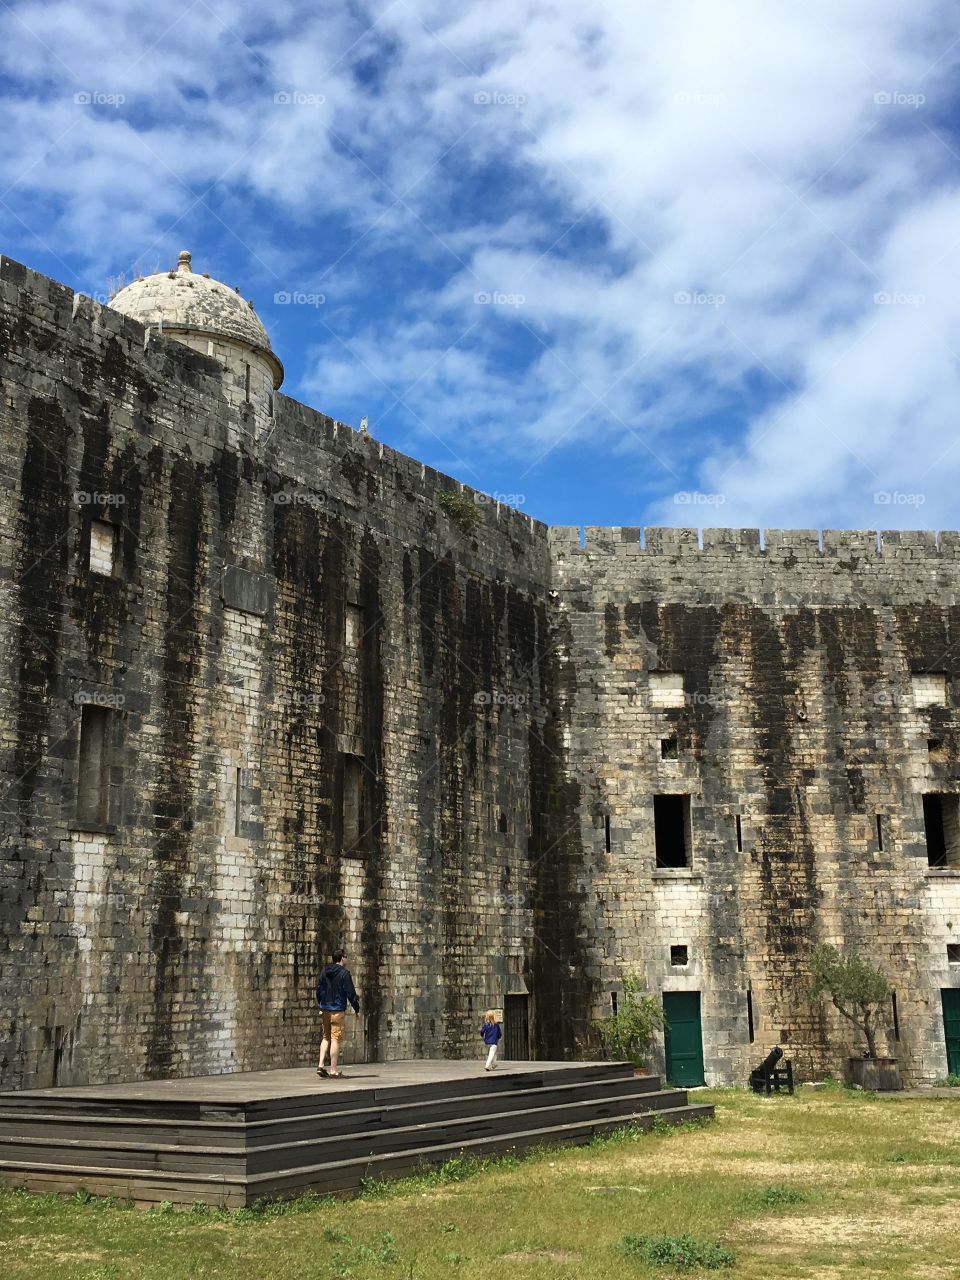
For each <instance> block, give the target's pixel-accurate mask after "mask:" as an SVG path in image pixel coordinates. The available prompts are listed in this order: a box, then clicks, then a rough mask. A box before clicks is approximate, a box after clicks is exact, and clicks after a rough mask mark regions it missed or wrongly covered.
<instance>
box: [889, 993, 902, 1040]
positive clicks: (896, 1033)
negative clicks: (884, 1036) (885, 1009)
mask: <svg viewBox="0 0 960 1280" xmlns="http://www.w3.org/2000/svg"><path fill="white" fill-rule="evenodd" d="M890 1013H891V1014H892V1016H893V1038H894V1040H899V1039H900V1010H899V1009H898V1008H897V993H896V992H895V991H891V992H890Z"/></svg>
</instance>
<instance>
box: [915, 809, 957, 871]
mask: <svg viewBox="0 0 960 1280" xmlns="http://www.w3.org/2000/svg"><path fill="white" fill-rule="evenodd" d="M923 829H924V833H925V835H926V839H927V865H928V866H931V867H949V868H954V869H960V797H958V796H956V795H949V794H941V793H939V792H931V793H928V794H927V795H925V796H924V797H923Z"/></svg>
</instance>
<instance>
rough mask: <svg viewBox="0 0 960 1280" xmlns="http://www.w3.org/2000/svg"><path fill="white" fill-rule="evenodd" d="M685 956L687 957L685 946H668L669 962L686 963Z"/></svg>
mask: <svg viewBox="0 0 960 1280" xmlns="http://www.w3.org/2000/svg"><path fill="white" fill-rule="evenodd" d="M687 958H688V957H687V948H686V947H684V946H673V947H671V948H670V963H671V964H686V963H687Z"/></svg>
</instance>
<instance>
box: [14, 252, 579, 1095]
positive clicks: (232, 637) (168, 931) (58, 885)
mask: <svg viewBox="0 0 960 1280" xmlns="http://www.w3.org/2000/svg"><path fill="white" fill-rule="evenodd" d="M0 356H2V364H0V378H2V406H0V407H2V417H0V438H2V443H3V448H2V459H0V467H2V481H3V486H4V492H5V495H6V501H5V502H4V503H3V504H2V508H0V537H2V564H3V566H4V569H3V577H2V579H0V582H2V592H3V595H2V610H0V627H2V628H3V644H4V654H5V655H7V656H8V658H9V665H8V667H7V669H6V670H5V673H4V675H5V678H4V680H3V684H2V690H0V699H2V705H0V711H2V714H3V724H4V733H3V739H2V744H0V745H2V760H0V767H2V776H3V778H4V780H5V781H4V791H3V802H2V806H0V819H2V823H3V832H2V847H3V859H4V860H3V864H2V867H3V882H2V889H3V892H2V908H0V912H2V935H0V1003H2V1007H3V1009H4V1018H3V1022H2V1028H0V1041H2V1043H0V1083H2V1085H3V1086H8V1087H9V1086H19V1085H44V1084H50V1083H53V1082H58V1083H69V1082H78V1081H84V1080H91V1081H105V1080H111V1079H119V1078H132V1077H155V1076H160V1075H167V1074H184V1073H190V1074H196V1073H202V1072H205V1071H222V1070H230V1069H238V1068H265V1067H271V1066H286V1065H293V1064H296V1063H298V1062H302V1063H304V1064H306V1065H308V1064H309V1062H310V1059H311V1056H312V1054H313V1053H314V1052H315V1048H316V1013H315V1009H314V1002H313V985H314V982H315V978H316V973H317V968H318V964H319V963H320V960H321V954H322V953H323V952H325V951H327V950H329V949H330V948H332V947H333V946H334V945H336V944H338V943H340V942H345V943H346V944H347V946H348V948H349V962H350V964H351V967H352V968H353V971H354V974H355V976H356V979H357V984H358V987H359V989H360V991H361V995H362V999H363V1017H362V1020H361V1024H360V1026H359V1027H358V1038H359V1040H360V1048H361V1049H362V1050H364V1051H365V1052H367V1053H368V1054H369V1055H370V1056H381V1057H383V1056H411V1055H431V1054H441V1053H444V1054H454V1055H457V1054H469V1053H473V1052H476V1051H477V1044H478V1042H479V1036H478V1015H479V1013H480V1011H481V1010H482V1009H484V1008H486V1007H487V1006H488V1005H493V1006H498V1007H499V1006H501V1005H502V1001H503V995H504V993H505V992H506V991H523V990H529V989H531V988H533V987H534V985H535V975H536V974H538V973H544V972H547V971H551V970H552V968H553V961H552V959H551V955H552V951H554V950H556V941H557V940H556V939H551V938H550V937H547V936H546V935H545V934H544V929H545V928H547V927H550V926H551V924H552V923H554V922H556V921H561V922H562V927H561V933H560V935H559V936H560V939H561V940H563V939H566V938H568V937H571V936H572V937H575V936H576V933H577V926H576V923H575V922H573V921H571V919H570V912H569V910H568V909H567V907H566V903H565V901H564V899H565V895H566V896H569V885H568V884H567V882H566V881H565V880H564V876H563V874H559V875H558V872H557V867H558V866H561V864H557V863H554V861H553V853H552V847H551V846H550V842H551V841H554V842H555V836H554V835H553V834H552V826H550V825H548V824H545V822H544V820H543V818H542V817H540V816H539V815H541V813H542V812H544V811H545V809H546V808H547V807H548V806H547V802H546V800H545V799H544V797H549V804H550V805H552V806H553V807H554V810H557V806H560V805H562V804H564V803H567V800H568V799H569V786H568V785H567V784H565V783H564V781H563V776H562V770H561V762H560V759H559V756H558V754H557V751H556V749H555V747H551V746H548V747H545V748H537V747H536V744H538V743H543V742H549V741H550V740H551V739H552V738H553V737H555V736H556V733H557V730H556V726H555V725H554V724H553V723H552V720H551V717H552V708H551V700H552V696H553V695H552V690H553V681H552V678H551V676H550V673H549V665H550V661H551V656H550V643H549V632H548V624H547V605H546V591H545V585H546V584H547V582H548V580H549V576H550V560H549V548H548V545H547V540H546V530H545V529H544V527H543V526H542V525H538V524H536V523H535V522H533V521H531V520H530V519H529V518H527V517H526V516H523V515H521V514H520V513H518V512H515V511H513V510H509V509H506V508H503V507H500V506H497V505H496V504H489V503H488V504H482V505H471V506H470V510H471V511H475V512H476V513H477V517H478V519H477V522H476V525H475V527H473V526H470V527H468V528H466V529H464V528H462V527H461V525H460V523H458V520H457V519H456V518H452V517H451V515H450V514H448V513H447V511H446V510H445V509H444V507H443V504H442V502H441V501H440V495H441V494H442V493H452V494H459V493H460V486H459V485H456V484H455V483H454V482H453V481H451V480H449V479H447V478H446V477H443V476H441V475H439V474H438V473H436V472H434V471H431V470H430V469H429V468H425V467H423V466H421V465H420V464H419V463H416V462H414V461H413V460H411V459H409V458H406V457H403V456H402V455H399V454H397V453H395V452H393V451H391V450H389V449H386V448H384V447H382V446H381V445H379V444H378V443H377V442H376V441H375V440H373V439H371V438H368V437H364V436H360V435H358V434H357V433H355V432H353V431H351V430H350V429H348V428H345V427H343V426H339V425H338V424H336V423H334V422H333V421H331V420H330V419H328V418H325V417H323V416H322V415H320V414H318V413H315V412H313V411H311V410H309V409H307V408H305V407H303V406H302V405H299V404H296V403H295V402H292V401H290V400H287V399H285V398H284V397H283V396H277V397H276V399H275V402H274V405H273V414H272V418H271V420H270V421H269V423H268V424H267V425H266V426H265V428H264V429H262V430H260V429H256V427H257V421H256V420H257V419H263V418H266V417H268V416H269V414H268V413H267V410H268V409H269V406H266V408H265V406H264V405H263V404H261V403H259V402H258V403H256V404H253V405H247V404H245V403H244V402H243V401H242V400H241V399H240V398H239V397H238V396H237V394H236V387H235V386H234V385H233V382H235V378H233V381H231V385H230V387H229V388H228V389H227V390H226V391H225V390H224V376H225V374H224V369H223V367H222V366H221V364H220V363H218V362H217V360H215V359H211V358H208V357H207V356H205V355H204V354H203V353H196V352H194V351H191V350H190V349H188V348H187V347H185V346H183V345H181V344H179V343H176V342H174V341H172V340H169V339H166V338H163V337H157V336H156V335H151V336H149V337H148V336H147V335H145V333H144V330H143V328H142V327H141V326H140V325H139V324H137V323H136V322H135V321H132V320H129V319H126V318H124V317H122V316H119V315H117V314H116V313H114V312H112V311H110V310H109V309H108V308H102V307H99V306H97V305H96V304H93V303H91V302H90V301H89V300H87V299H83V298H81V297H79V296H78V297H76V298H75V297H74V296H73V294H72V293H71V292H70V291H69V290H67V289H65V288H63V287H61V286H59V285H57V284H55V283H54V282H51V281H49V280H46V279H44V278H43V277H40V276H37V275H35V274H33V273H31V272H28V271H26V270H24V268H22V267H20V266H18V265H17V264H15V263H12V262H10V261H9V260H2V262H0ZM233 373H235V371H231V369H230V368H228V369H227V371H226V374H227V376H228V378H229V377H232V374H233ZM466 496H467V499H468V500H469V498H470V494H469V492H468V493H467V495H466ZM453 516H454V517H455V516H456V512H455V511H454V513H453ZM102 518H105V519H106V520H108V521H113V522H114V525H115V527H116V531H117V532H116V542H115V548H116V571H115V573H114V574H113V575H110V576H108V575H106V574H103V573H96V572H91V569H90V564H89V548H90V525H91V521H92V520H96V519H102ZM107 545H109V542H108V544H107ZM96 546H97V547H102V540H99V541H97V543H96ZM100 554H101V553H100V552H99V551H98V552H97V553H96V554H95V557H94V566H95V567H97V566H99V567H101V568H102V567H103V564H102V560H101V559H99V558H98V557H99V556H100ZM348 609H349V610H350V611H351V614H352V617H351V623H350V627H349V629H348V625H347V621H346V615H347V612H348ZM358 619H359V621H360V625H359V627H358V626H357V625H355V624H356V623H357V620H358ZM84 703H86V704H87V705H95V706H97V707H102V708H105V709H106V710H107V712H108V735H109V739H110V744H111V767H110V776H109V812H108V814H107V819H108V820H107V821H106V822H105V823H103V824H100V826H101V829H96V828H97V826H98V824H96V823H91V822H90V821H89V820H85V821H81V819H80V818H79V817H78V813H77V791H78V740H79V725H80V715H81V707H82V705H83V704H84ZM531 744H534V747H535V749H534V750H531ZM358 757H359V758H360V759H361V760H362V774H363V778H364V791H365V797H364V821H363V824H362V825H363V830H362V833H361V839H360V840H359V841H358V842H357V843H356V845H355V846H354V847H351V848H344V847H343V832H342V800H341V792H342V788H343V777H344V770H345V768H348V767H349V763H348V762H349V759H356V758H358ZM557 812H558V811H557ZM534 813H536V814H537V815H538V816H537V818H536V820H535V819H534V818H533V816H532V815H533V814H534ZM567 817H568V820H567V824H566V825H567V827H569V825H570V823H569V813H568V815H567ZM558 821H559V818H558V816H557V813H555V814H554V816H552V817H551V818H550V820H549V822H550V824H553V823H556V822H558ZM560 829H561V830H563V824H561V827H560ZM545 861H550V862H551V871H550V874H549V875H548V876H546V875H544V874H543V872H542V870H538V863H543V862H545ZM561 870H562V866H561ZM531 886H533V887H531ZM538 886H539V888H538ZM536 893H548V894H549V895H550V901H549V902H547V901H546V900H541V898H539V897H535V894H536ZM535 917H536V920H535ZM536 921H539V922H540V924H541V926H542V927H541V928H540V929H539V930H538V929H537V928H536V927H535V925H536ZM564 949H565V950H569V947H567V946H566V945H565V946H564ZM556 981H557V978H556V975H554V974H553V973H552V972H550V977H549V981H547V982H545V984H544V985H545V988H546V989H547V990H550V989H551V984H555V983H556ZM564 981H565V982H567V983H568V985H569V980H568V979H564ZM578 1004H579V1005H581V1006H582V1005H583V1004H584V1001H583V1000H580V1001H578ZM544 1025H546V1026H550V1025H551V1022H550V1019H549V1018H546V1019H545V1022H544ZM561 1027H564V1024H563V1020H562V1019H560V1020H558V1021H557V1024H556V1026H555V1028H554V1030H555V1031H556V1035H555V1036H554V1040H553V1041H552V1042H551V1045H550V1049H551V1051H552V1052H562V1051H563V1049H564V1037H565V1036H566V1035H567V1034H568V1033H567V1031H566V1030H565V1028H564V1029H563V1030H560V1029H558V1028H561ZM551 1034H553V1032H551Z"/></svg>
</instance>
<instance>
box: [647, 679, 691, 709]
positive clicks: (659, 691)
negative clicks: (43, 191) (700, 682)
mask: <svg viewBox="0 0 960 1280" xmlns="http://www.w3.org/2000/svg"><path fill="white" fill-rule="evenodd" d="M650 705H651V706H653V707H682V706H684V695H683V672H682V671H651V672H650Z"/></svg>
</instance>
